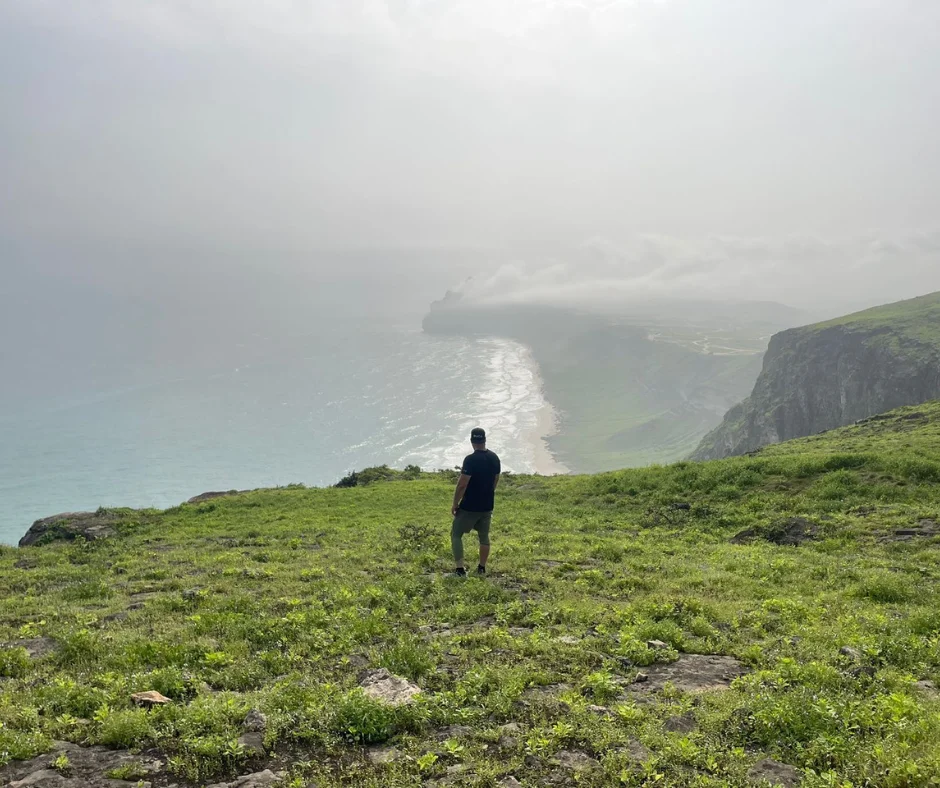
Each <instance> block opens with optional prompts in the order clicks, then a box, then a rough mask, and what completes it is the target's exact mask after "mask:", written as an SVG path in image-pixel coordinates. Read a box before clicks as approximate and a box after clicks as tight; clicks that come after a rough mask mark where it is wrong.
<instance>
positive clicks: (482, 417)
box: [0, 291, 563, 544]
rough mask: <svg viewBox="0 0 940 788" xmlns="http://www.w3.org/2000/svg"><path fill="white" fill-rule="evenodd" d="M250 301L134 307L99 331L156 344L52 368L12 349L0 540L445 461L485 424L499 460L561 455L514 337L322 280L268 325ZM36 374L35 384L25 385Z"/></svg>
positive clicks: (538, 462) (88, 349) (525, 468)
mask: <svg viewBox="0 0 940 788" xmlns="http://www.w3.org/2000/svg"><path fill="white" fill-rule="evenodd" d="M344 292H347V291H344ZM373 295H375V293H373ZM314 300H316V299H314ZM360 302H361V301H360ZM251 303H252V302H250V301H249V300H247V299H246V300H244V301H241V302H239V309H240V312H241V313H240V316H239V321H238V322H239V326H240V330H232V331H219V330H216V331H212V332H210V331H208V330H201V329H200V326H203V325H204V324H203V323H199V322H197V323H193V322H192V321H190V322H189V323H186V325H185V327H184V328H182V329H180V330H179V331H176V332H169V333H168V332H166V331H163V332H158V333H159V337H158V338H157V339H154V336H153V333H152V331H151V330H150V329H152V326H153V323H154V319H151V317H149V315H150V314H151V313H149V312H147V311H146V310H144V314H143V315H141V316H140V319H139V320H136V321H135V320H127V319H126V316H125V318H124V319H125V321H126V322H125V323H124V324H123V326H122V329H123V330H121V331H114V330H111V331H108V332H102V331H100V330H99V331H98V333H97V334H96V336H97V337H98V338H99V339H100V337H102V336H105V334H107V336H111V335H112V334H118V335H120V336H122V337H123V340H124V341H126V339H127V336H128V335H131V336H137V335H138V334H139V333H140V330H141V328H142V327H147V328H148V332H149V333H148V334H147V339H146V344H147V349H148V351H149V352H146V353H143V352H141V350H140V348H141V346H142V344H143V342H142V341H141V340H140V339H139V337H138V338H135V339H133V340H132V341H130V345H131V346H134V347H135V348H136V349H135V352H134V354H133V364H130V363H128V362H127V361H126V358H128V356H127V355H126V354H125V355H121V354H118V353H112V354H109V352H108V350H109V346H108V345H107V344H106V343H105V344H104V345H102V342H100V341H98V342H90V341H74V342H69V343H66V345H67V348H68V353H67V359H65V358H64V356H63V360H62V361H61V365H65V367H64V369H66V370H67V373H66V372H65V371H63V372H61V373H60V374H61V376H60V377H58V378H57V376H56V374H55V372H54V370H53V371H50V369H49V367H50V365H55V364H59V363H60V362H59V361H57V360H56V359H57V358H58V357H57V356H56V355H55V353H52V352H50V351H49V349H48V347H47V348H46V349H45V350H44V351H42V352H40V353H39V358H38V360H37V355H36V353H27V352H24V353H20V354H19V355H16V354H13V355H11V354H9V353H8V354H7V356H6V357H5V358H4V367H5V378H4V379H5V380H7V381H9V382H11V383H12V382H13V381H18V382H19V383H20V385H19V386H18V387H16V388H15V389H14V387H12V386H10V387H6V388H5V391H4V392H3V393H4V394H5V395H6V396H5V397H4V398H3V399H2V400H0V403H2V405H3V407H2V409H0V543H4V544H15V543H16V541H17V540H18V539H19V538H20V536H22V535H23V534H24V533H25V532H26V530H27V528H28V527H29V525H30V524H31V523H32V522H33V521H34V520H36V519H38V518H40V517H45V516H49V515H52V514H56V513H59V512H66V511H81V510H90V509H91V510H93V509H96V508H97V507H99V506H132V507H154V508H158V509H162V508H167V507H170V506H173V505H176V504H178V503H180V502H182V501H185V500H186V499H187V498H189V497H191V496H193V495H196V494H198V493H201V492H204V491H208V490H227V489H248V488H256V487H273V486H278V485H287V484H291V483H303V484H306V485H309V486H324V485H328V484H332V483H335V482H336V481H338V480H339V479H340V478H341V477H342V476H343V475H345V474H346V473H347V472H349V471H352V470H356V469H361V468H363V467H367V466H370V465H380V464H383V463H387V464H389V465H391V466H393V467H399V468H401V467H404V466H405V465H409V464H415V465H419V466H421V467H422V468H425V469H436V468H452V467H454V466H455V465H457V464H459V463H460V461H461V459H462V458H463V456H464V455H465V454H466V453H468V451H469V446H468V436H469V432H470V429H471V428H472V427H474V426H476V425H478V424H479V425H482V426H484V427H485V428H486V429H487V431H488V433H489V435H490V436H491V440H490V446H491V448H493V449H494V450H496V451H497V452H498V453H499V454H500V456H501V457H502V459H503V464H504V467H505V468H506V469H507V470H512V471H515V472H534V471H539V472H546V473H550V472H555V471H561V470H563V469H562V468H561V467H560V466H558V465H555V464H553V462H552V458H551V457H550V455H548V453H547V451H546V448H545V444H544V442H543V441H542V437H543V436H544V435H547V434H550V433H551V431H552V428H553V417H552V411H551V407H550V405H549V404H548V403H547V402H546V399H545V397H544V395H543V392H542V387H541V383H540V379H539V375H538V369H537V367H536V365H535V363H534V361H533V359H532V357H531V355H530V353H529V351H528V349H527V348H526V347H524V346H523V345H520V344H518V343H516V342H514V341H511V340H507V339H499V338H470V337H467V338H461V337H438V336H430V335H427V334H425V333H423V332H422V331H421V328H420V317H421V315H420V312H419V311H418V310H417V309H411V310H410V311H405V313H400V312H398V311H396V310H394V309H387V308H386V309H385V310H382V311H380V312H369V310H367V309H366V310H363V309H350V310H346V309H329V308H327V307H328V303H327V300H324V299H323V298H320V301H319V307H317V308H312V309H310V310H304V318H303V320H291V321H287V323H284V324H283V325H282V329H283V330H279V329H278V327H277V326H275V327H274V329H273V330H272V324H271V321H270V320H260V319H255V318H256V317H257V316H256V315H253V314H251V312H252V309H251V308H248V309H246V305H249V306H250V304H251ZM334 306H335V305H334ZM105 311H107V310H105ZM156 322H158V323H160V321H159V320H157V321H156ZM165 323H166V324H167V325H169V323H170V321H169V320H167V321H165ZM161 325H163V324H161ZM174 325H176V324H175V323H174ZM71 326H72V329H71V331H72V333H74V332H76V331H77V332H78V333H79V334H81V333H82V332H83V331H85V330H86V328H87V327H86V326H83V325H82V324H81V323H80V322H79V324H78V325H76V324H74V323H73V324H71ZM259 328H261V329H263V330H258V329H259ZM53 333H54V332H53ZM66 345H63V344H62V343H61V342H59V343H56V345H55V347H56V348H57V349H58V351H60V352H63V353H64V351H62V348H63V347H66ZM167 346H169V347H170V348H175V349H176V351H177V352H175V353H174V352H170V351H168V350H167ZM194 348H198V351H194ZM184 349H185V350H188V351H189V352H188V353H187V352H183V350H184ZM43 354H45V358H46V359H47V360H48V363H47V362H46V361H44V358H43ZM83 356H84V357H83ZM112 358H113V359H115V360H114V361H113V363H112V362H111V361H110V359H112ZM66 362H67V363H66ZM17 364H19V367H17ZM61 365H60V367H61ZM41 373H45V376H43V374H41ZM30 374H32V379H34V380H35V379H39V380H41V381H42V385H35V386H29V385H24V383H23V382H24V380H25V381H26V383H27V384H28V382H29V380H30ZM50 380H58V384H56V385H52V384H50V383H49V382H48V381H50ZM445 503H449V502H445ZM445 508H446V506H443V505H442V511H444V510H445Z"/></svg>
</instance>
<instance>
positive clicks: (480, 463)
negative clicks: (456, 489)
mask: <svg viewBox="0 0 940 788" xmlns="http://www.w3.org/2000/svg"><path fill="white" fill-rule="evenodd" d="M501 470H502V469H501V465H500V462H499V457H497V456H496V453H495V452H492V451H490V450H489V449H481V450H477V451H475V452H473V454H468V455H467V456H466V457H465V458H464V461H463V467H462V468H461V472H462V473H463V474H465V475H466V476H469V477H470V483H469V484H468V485H467V492H466V493H465V495H464V497H463V501H462V502H461V504H460V508H461V509H463V510H464V511H467V512H492V511H493V507H494V506H495V503H496V477H497V476H499V474H500V473H501Z"/></svg>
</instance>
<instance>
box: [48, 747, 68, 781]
mask: <svg viewBox="0 0 940 788" xmlns="http://www.w3.org/2000/svg"><path fill="white" fill-rule="evenodd" d="M52 768H53V769H55V770H56V771H57V772H58V773H59V774H61V775H64V776H65V777H68V776H69V774H71V772H72V764H71V762H70V761H69V756H68V755H66V754H65V753H64V752H60V753H59V754H58V755H57V756H56V757H55V758H53V759H52Z"/></svg>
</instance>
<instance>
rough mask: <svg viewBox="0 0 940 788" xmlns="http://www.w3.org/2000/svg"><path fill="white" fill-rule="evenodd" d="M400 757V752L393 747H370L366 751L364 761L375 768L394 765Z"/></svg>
mask: <svg viewBox="0 0 940 788" xmlns="http://www.w3.org/2000/svg"><path fill="white" fill-rule="evenodd" d="M401 757H402V754H401V751H400V750H398V749H397V748H395V747H370V748H369V749H368V750H366V760H367V761H369V763H372V764H375V765H376V766H383V765H384V764H386V763H394V762H395V761H397V760H399V759H400V758H401Z"/></svg>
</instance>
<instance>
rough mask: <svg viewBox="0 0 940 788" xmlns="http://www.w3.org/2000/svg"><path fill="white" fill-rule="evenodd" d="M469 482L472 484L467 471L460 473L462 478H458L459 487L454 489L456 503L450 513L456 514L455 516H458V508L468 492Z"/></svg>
mask: <svg viewBox="0 0 940 788" xmlns="http://www.w3.org/2000/svg"><path fill="white" fill-rule="evenodd" d="M468 484H470V477H469V476H468V475H467V474H465V473H462V474H460V478H459V479H458V480H457V489H456V490H454V505H453V506H452V507H451V510H450V513H451V514H452V515H454V517H456V516H457V510H458V509H459V508H460V502H461V501H462V500H463V497H464V495H466V493H467V485H468Z"/></svg>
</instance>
